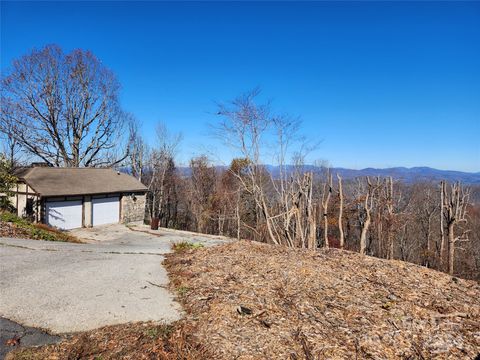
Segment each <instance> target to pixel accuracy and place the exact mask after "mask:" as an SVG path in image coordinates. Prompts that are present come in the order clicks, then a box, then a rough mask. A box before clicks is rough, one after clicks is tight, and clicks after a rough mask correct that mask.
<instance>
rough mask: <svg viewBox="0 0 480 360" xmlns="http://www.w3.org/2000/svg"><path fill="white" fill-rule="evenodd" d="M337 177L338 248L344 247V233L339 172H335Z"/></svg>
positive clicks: (341, 186)
mask: <svg viewBox="0 0 480 360" xmlns="http://www.w3.org/2000/svg"><path fill="white" fill-rule="evenodd" d="M337 179H338V200H339V210H338V232H339V234H340V235H339V243H340V249H343V248H344V247H345V235H344V232H343V185H342V177H341V176H340V174H337Z"/></svg>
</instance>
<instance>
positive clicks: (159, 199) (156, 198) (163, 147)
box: [144, 123, 182, 218]
mask: <svg viewBox="0 0 480 360" xmlns="http://www.w3.org/2000/svg"><path fill="white" fill-rule="evenodd" d="M156 135H157V136H156V142H155V145H154V147H153V149H152V150H151V151H150V152H149V158H148V160H147V168H148V171H149V173H148V176H146V174H144V176H145V180H144V182H145V183H146V184H147V187H148V189H149V201H148V203H147V210H148V212H149V213H150V216H151V217H160V218H161V217H162V209H164V201H165V192H166V184H167V174H168V173H169V172H171V171H173V169H174V167H175V164H174V158H175V156H176V152H177V149H178V146H179V145H180V142H181V141H182V134H180V133H177V134H172V133H170V132H169V131H168V129H167V127H166V126H165V124H164V123H158V124H157V128H156Z"/></svg>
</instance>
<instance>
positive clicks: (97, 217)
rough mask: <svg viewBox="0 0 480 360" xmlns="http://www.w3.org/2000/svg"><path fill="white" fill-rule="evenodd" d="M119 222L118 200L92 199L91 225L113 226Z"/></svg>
mask: <svg viewBox="0 0 480 360" xmlns="http://www.w3.org/2000/svg"><path fill="white" fill-rule="evenodd" d="M119 221H120V198H119V197H118V196H117V197H106V198H94V199H92V225H93V226H97V225H105V224H115V223H118V222H119Z"/></svg>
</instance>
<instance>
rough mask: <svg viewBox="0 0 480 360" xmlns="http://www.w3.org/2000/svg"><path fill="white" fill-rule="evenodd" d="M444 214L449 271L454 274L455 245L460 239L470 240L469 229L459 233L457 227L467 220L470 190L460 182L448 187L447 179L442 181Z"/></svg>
mask: <svg viewBox="0 0 480 360" xmlns="http://www.w3.org/2000/svg"><path fill="white" fill-rule="evenodd" d="M441 191H442V193H443V195H442V199H443V204H442V215H443V217H444V218H445V223H446V227H447V237H448V272H449V274H451V275H453V272H454V270H455V269H454V264H455V247H456V244H457V242H459V241H467V240H468V230H465V229H462V232H460V233H458V232H457V231H456V227H457V226H458V225H459V224H462V223H466V222H467V216H466V215H467V207H468V201H469V196H470V192H469V190H468V189H466V188H465V187H463V186H462V185H461V184H460V183H459V182H457V183H454V184H452V185H451V186H450V191H449V189H448V186H447V183H446V182H445V181H442V182H441Z"/></svg>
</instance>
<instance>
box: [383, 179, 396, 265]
mask: <svg viewBox="0 0 480 360" xmlns="http://www.w3.org/2000/svg"><path fill="white" fill-rule="evenodd" d="M385 200H386V201H385V205H386V208H387V244H388V256H387V259H393V251H394V241H393V239H394V233H393V226H394V221H395V219H394V217H395V214H394V206H393V178H392V177H391V176H390V177H388V178H386V179H385Z"/></svg>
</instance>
